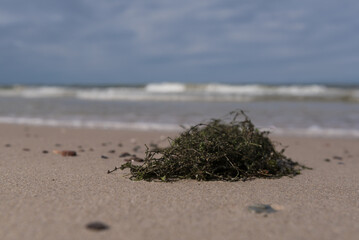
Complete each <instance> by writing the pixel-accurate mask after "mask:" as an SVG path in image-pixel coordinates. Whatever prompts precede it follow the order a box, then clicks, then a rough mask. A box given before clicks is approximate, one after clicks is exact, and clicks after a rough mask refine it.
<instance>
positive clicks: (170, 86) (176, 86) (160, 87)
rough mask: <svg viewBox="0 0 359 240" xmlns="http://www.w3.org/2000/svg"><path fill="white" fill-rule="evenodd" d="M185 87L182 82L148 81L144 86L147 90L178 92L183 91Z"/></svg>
mask: <svg viewBox="0 0 359 240" xmlns="http://www.w3.org/2000/svg"><path fill="white" fill-rule="evenodd" d="M186 89H187V88H186V85H185V84H182V83H150V84H148V85H146V87H145V90H146V91H147V92H155V93H174V92H176V93H178V92H185V91H186Z"/></svg>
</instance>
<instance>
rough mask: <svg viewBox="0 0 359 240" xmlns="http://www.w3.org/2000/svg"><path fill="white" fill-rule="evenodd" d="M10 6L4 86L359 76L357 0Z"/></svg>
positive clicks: (42, 0) (2, 22)
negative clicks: (51, 81) (73, 80)
mask: <svg viewBox="0 0 359 240" xmlns="http://www.w3.org/2000/svg"><path fill="white" fill-rule="evenodd" d="M0 9H1V10H0V34H1V35H0V51H1V53H2V54H1V56H0V64H1V65H0V70H1V72H3V73H4V74H3V76H4V77H3V78H1V79H0V83H4V82H6V81H9V79H11V80H12V81H15V80H18V81H22V78H24V76H27V77H28V78H29V79H30V80H31V79H32V81H37V79H39V80H38V81H47V80H48V76H52V77H53V78H54V81H55V80H56V81H59V79H71V78H76V79H79V81H80V80H81V81H90V80H91V79H92V80H91V81H96V78H102V79H105V81H120V80H118V79H119V77H118V76H121V81H137V82H144V81H151V80H158V81H171V80H174V81H181V80H183V79H184V78H186V79H191V78H198V79H196V80H198V81H217V80H223V79H225V80H223V81H229V82H233V81H239V80H243V79H244V80H245V81H251V80H253V81H265V80H264V79H265V78H268V81H288V80H289V79H294V80H296V81H301V80H303V81H304V80H305V81H309V80H310V79H311V78H312V80H314V81H315V80H326V79H329V80H330V79H331V78H336V77H338V76H342V77H344V78H358V77H359V72H356V71H353V70H352V69H349V67H346V66H352V65H355V64H359V62H358V58H356V56H358V51H359V49H358V45H359V44H358V42H359V41H358V40H359V39H358V38H359V32H358V30H357V29H358V25H359V20H358V18H357V17H356V15H357V12H358V10H359V4H358V3H357V1H349V0H344V1H340V2H338V1H334V0H328V1H309V0H302V1H285V0H273V1H266V0H262V1H259V0H258V1H253V0H252V1H249V0H248V1H243V0H242V1H231V0H228V1H223V0H222V1H220V0H209V1H190V0H183V1H159V0H158V1H146V0H142V1H112V0H104V1H94V0H82V1H81V0H62V1H55V0H52V1H50V0H33V1H26V0H13V1H2V2H1V3H0ZM344 62H345V63H346V64H343V63H344ZM333 66H337V71H336V72H333ZM283 69H285V70H283ZM316 69H317V70H316ZM20 72H22V73H21V74H20ZM301 72H308V73H310V75H308V76H305V77H304V76H303V75H304V74H300V73H301ZM216 78H217V79H216ZM218 78H220V79H218ZM126 79H127V80H126ZM30 80H29V81H30Z"/></svg>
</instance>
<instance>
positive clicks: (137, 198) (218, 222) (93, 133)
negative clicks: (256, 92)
mask: <svg viewBox="0 0 359 240" xmlns="http://www.w3.org/2000/svg"><path fill="white" fill-rule="evenodd" d="M0 132H1V137H0V191H1V194H0V202H1V204H0V212H1V213H2V214H1V215H0V225H1V226H2V228H1V230H0V238H1V239H4V240H6V239H24V236H26V238H31V239H98V238H99V237H101V238H106V239H118V238H121V239H122V238H126V239H238V236H241V238H243V239H259V238H263V237H265V238H266V239H356V237H357V236H358V234H359V226H358V224H357V222H358V220H359V200H358V199H359V188H358V185H357V183H358V182H359V177H358V175H357V172H358V171H359V149H358V147H357V146H358V143H359V139H357V138H329V137H325V138H322V137H303V136H279V135H274V134H270V138H271V139H273V140H274V141H275V142H280V143H281V144H282V146H288V148H287V149H286V152H285V154H286V155H287V156H289V157H290V158H292V159H293V160H294V161H297V162H299V163H301V164H304V165H306V166H308V167H311V168H313V170H303V171H302V174H300V175H299V176H296V177H294V178H289V177H283V178H280V179H255V180H251V181H246V182H215V181H214V182H197V181H194V180H183V181H177V182H173V183H161V182H143V181H140V182H133V181H131V180H129V179H128V176H126V171H120V170H118V171H116V172H113V173H111V174H107V171H108V170H111V169H113V168H114V167H115V166H117V167H118V166H120V164H122V163H124V158H119V155H120V154H121V153H123V152H130V153H134V149H135V148H136V147H138V146H140V148H139V150H137V151H138V152H136V154H137V155H138V156H140V157H141V156H142V155H143V154H144V150H145V148H144V144H150V143H151V142H153V143H159V144H166V137H167V136H171V137H174V136H175V135H176V132H166V131H134V130H112V129H108V130H105V129H84V128H68V127H49V126H29V125H16V124H2V123H1V124H0ZM119 144H122V146H119ZM80 146H81V147H80ZM91 149H92V150H91ZM53 150H75V151H77V152H78V156H76V157H62V156H60V155H56V154H53V153H52V151H53ZM82 150H83V151H82ZM113 150H114V151H115V152H113ZM44 151H47V152H48V153H44ZM141 154H142V155H141ZM102 156H106V157H107V158H102ZM328 160H329V161H328ZM259 203H262V204H270V205H271V206H273V207H274V208H275V209H277V212H275V213H270V214H268V215H267V216H265V215H264V214H256V213H252V212H250V211H248V209H247V208H248V206H251V205H255V204H259ZM93 221H101V222H104V223H106V224H107V225H108V226H109V229H108V230H105V231H101V232H94V231H91V230H88V229H86V224H88V223H90V222H93Z"/></svg>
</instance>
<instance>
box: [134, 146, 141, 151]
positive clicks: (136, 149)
mask: <svg viewBox="0 0 359 240" xmlns="http://www.w3.org/2000/svg"><path fill="white" fill-rule="evenodd" d="M140 148H141V147H140V146H136V147H134V148H133V151H134V152H138V150H139V149H140Z"/></svg>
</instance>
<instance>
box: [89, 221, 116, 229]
mask: <svg viewBox="0 0 359 240" xmlns="http://www.w3.org/2000/svg"><path fill="white" fill-rule="evenodd" d="M86 228H87V229H89V230H93V231H103V230H107V229H109V228H110V227H109V226H108V225H107V224H105V223H102V222H90V223H88V224H86Z"/></svg>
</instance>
